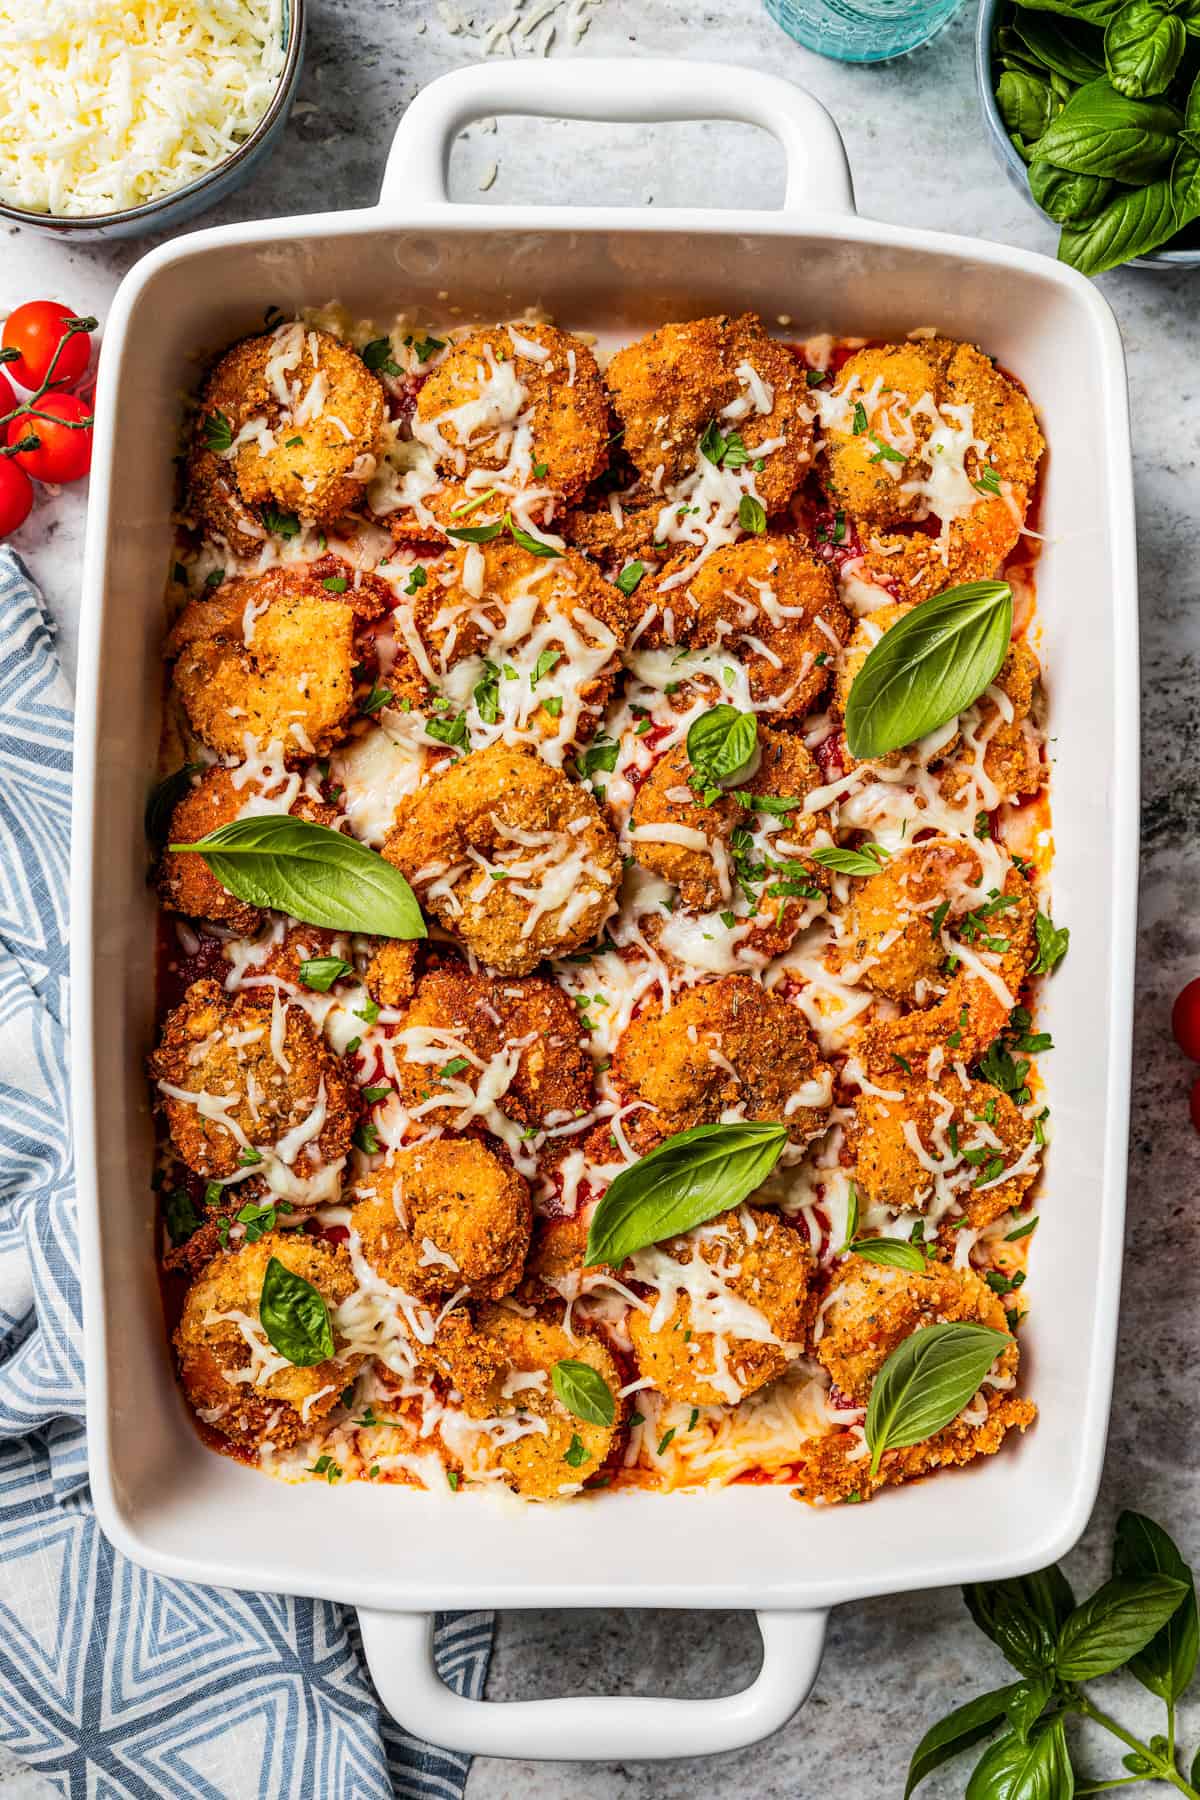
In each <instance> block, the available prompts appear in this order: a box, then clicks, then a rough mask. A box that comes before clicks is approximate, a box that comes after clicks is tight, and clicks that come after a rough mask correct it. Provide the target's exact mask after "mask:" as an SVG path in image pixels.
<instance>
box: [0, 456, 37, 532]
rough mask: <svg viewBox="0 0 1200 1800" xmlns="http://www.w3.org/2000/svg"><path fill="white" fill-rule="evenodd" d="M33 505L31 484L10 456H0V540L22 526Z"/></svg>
mask: <svg viewBox="0 0 1200 1800" xmlns="http://www.w3.org/2000/svg"><path fill="white" fill-rule="evenodd" d="M32 505H33V483H32V482H31V481H30V479H29V477H28V475H26V473H25V471H24V469H18V467H17V465H16V463H15V462H14V461H13V458H12V457H11V456H0V539H3V538H6V537H7V536H8V535H9V533H10V532H13V531H15V530H16V529H17V527H18V526H19V525H23V524H24V523H25V521H26V519H27V518H28V517H29V509H30V507H31V506H32Z"/></svg>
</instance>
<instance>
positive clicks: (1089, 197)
mask: <svg viewBox="0 0 1200 1800" xmlns="http://www.w3.org/2000/svg"><path fill="white" fill-rule="evenodd" d="M1112 188H1113V184H1112V182H1111V181H1110V180H1109V179H1108V177H1107V176H1106V175H1073V174H1072V173H1071V171H1070V170H1069V169H1056V168H1055V167H1054V164H1053V163H1048V162H1042V161H1041V160H1040V158H1035V160H1034V161H1033V163H1032V164H1031V165H1030V169H1029V191H1030V193H1031V194H1032V195H1033V197H1034V199H1035V200H1036V201H1037V203H1038V205H1039V206H1040V207H1041V209H1042V211H1043V212H1044V213H1049V215H1050V217H1051V218H1052V219H1053V220H1054V221H1055V223H1056V224H1058V225H1071V224H1078V223H1079V222H1080V221H1081V220H1083V219H1092V218H1095V216H1096V214H1097V213H1098V212H1099V211H1100V208H1101V207H1102V206H1103V205H1104V203H1105V201H1106V200H1107V199H1108V197H1109V195H1110V194H1111V193H1112Z"/></svg>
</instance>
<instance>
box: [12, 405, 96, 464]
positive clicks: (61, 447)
mask: <svg viewBox="0 0 1200 1800" xmlns="http://www.w3.org/2000/svg"><path fill="white" fill-rule="evenodd" d="M37 410H38V412H39V413H53V415H54V418H55V419H64V420H68V421H70V422H69V423H67V424H63V425H56V424H54V423H53V422H52V421H51V420H50V419H41V418H38V419H35V418H33V417H32V416H31V415H30V414H29V413H18V414H17V416H16V418H15V419H14V420H13V422H12V424H11V425H10V426H9V428H8V441H9V443H10V444H19V443H20V442H21V440H22V439H23V438H31V437H35V438H37V440H38V444H39V448H38V449H36V450H18V452H17V455H16V461H17V462H19V463H20V465H21V467H22V468H23V469H24V471H25V473H26V474H27V475H32V476H34V477H35V479H36V480H38V481H78V480H79V478H80V476H81V475H86V474H87V472H88V470H89V469H90V468H91V466H92V428H91V426H90V425H84V426H82V428H80V426H79V425H78V423H77V422H78V421H81V420H83V419H90V418H91V416H92V409H91V407H90V406H86V405H85V404H84V402H83V401H82V400H80V399H79V398H78V396H77V395H75V394H43V395H42V397H41V399H40V400H39V401H38V403H37Z"/></svg>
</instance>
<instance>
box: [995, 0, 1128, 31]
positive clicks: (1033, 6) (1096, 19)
mask: <svg viewBox="0 0 1200 1800" xmlns="http://www.w3.org/2000/svg"><path fill="white" fill-rule="evenodd" d="M1126 4H1127V0H1017V6H1018V8H1019V11H1018V14H1017V16H1018V18H1020V17H1021V16H1022V15H1023V14H1024V13H1025V12H1049V13H1062V14H1064V15H1065V16H1066V17H1067V18H1069V19H1074V20H1075V21H1076V22H1082V23H1083V24H1085V25H1107V24H1108V21H1109V20H1110V19H1111V18H1113V17H1115V15H1116V14H1117V13H1119V12H1120V10H1121V8H1122V7H1123V6H1125V5H1126Z"/></svg>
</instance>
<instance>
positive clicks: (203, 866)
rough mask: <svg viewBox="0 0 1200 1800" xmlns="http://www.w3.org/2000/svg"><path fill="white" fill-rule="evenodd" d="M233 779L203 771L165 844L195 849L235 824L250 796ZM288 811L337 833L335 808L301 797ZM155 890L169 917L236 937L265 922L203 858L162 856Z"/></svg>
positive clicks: (228, 773)
mask: <svg viewBox="0 0 1200 1800" xmlns="http://www.w3.org/2000/svg"><path fill="white" fill-rule="evenodd" d="M238 773H239V771H238V770H236V769H224V768H221V767H220V766H217V767H214V768H211V769H206V770H205V771H204V773H203V775H201V776H200V778H199V780H198V781H196V783H195V785H194V786H192V787H190V788H189V789H188V791H187V793H185V794H184V796H183V798H182V799H181V800H180V801H179V802H178V803H177V805H176V807H175V810H174V811H173V812H172V814H171V823H170V827H169V829H168V832H167V842H168V843H169V844H195V843H198V842H199V840H200V839H201V838H202V837H206V836H207V835H208V833H209V832H210V831H215V830H216V829H217V827H218V826H219V825H228V824H229V823H230V822H231V821H232V820H234V819H237V818H239V817H240V816H241V813H242V808H243V807H244V806H245V805H246V802H247V800H248V799H250V797H251V796H252V795H253V794H254V792H255V790H254V788H252V787H249V786H241V787H239V786H238ZM293 779H295V778H294V777H293ZM287 810H288V812H289V813H290V814H291V815H292V817H293V818H296V819H307V820H308V821H309V823H310V824H313V825H325V826H327V827H329V828H330V829H333V830H336V828H337V821H338V815H337V812H336V810H335V808H334V807H332V806H325V805H323V804H322V803H321V802H320V801H316V800H310V799H309V798H308V797H307V796H306V795H304V794H300V795H298V796H297V798H296V799H295V800H293V801H292V803H291V805H290V806H289V807H288V808H287ZM156 885H157V887H158V897H159V899H160V900H161V901H162V903H163V905H164V906H167V907H169V908H170V909H171V911H172V912H177V913H185V914H186V915H187V916H188V917H189V918H192V919H207V920H211V921H212V922H213V923H214V924H218V925H226V926H228V928H229V929H230V930H231V931H236V932H237V933H238V935H239V936H240V937H254V936H255V934H256V933H257V932H258V931H259V929H260V928H261V926H262V923H263V920H264V919H265V918H266V914H265V913H264V911H263V910H262V908H261V907H258V906H250V905H248V904H247V903H246V902H245V901H244V900H238V899H236V898H235V897H234V895H233V894H231V893H229V892H228V890H227V889H225V888H223V887H222V886H221V883H220V882H219V881H218V880H217V878H216V876H215V875H214V874H213V872H212V870H211V869H210V868H209V866H208V864H207V863H206V862H205V860H204V858H203V857H202V856H197V855H195V854H194V853H193V854H188V855H180V854H179V853H178V852H175V851H171V850H164V851H163V854H162V858H161V861H160V862H159V866H158V872H157V876H156Z"/></svg>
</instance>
